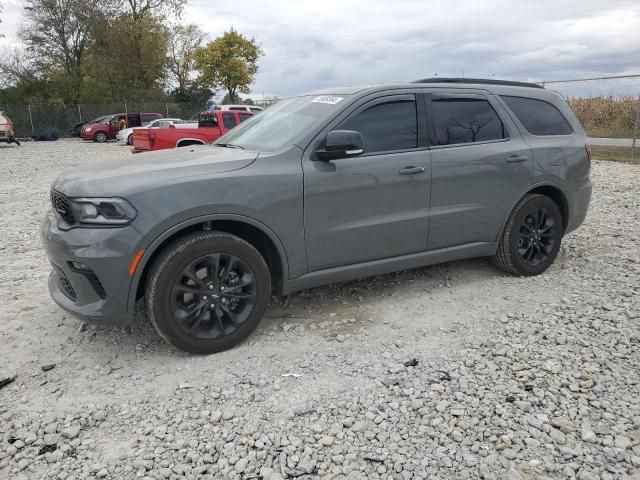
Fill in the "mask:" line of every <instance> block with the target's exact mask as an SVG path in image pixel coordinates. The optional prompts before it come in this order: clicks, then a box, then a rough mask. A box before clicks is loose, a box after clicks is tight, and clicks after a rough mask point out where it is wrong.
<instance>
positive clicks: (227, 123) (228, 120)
mask: <svg viewBox="0 0 640 480" xmlns="http://www.w3.org/2000/svg"><path fill="white" fill-rule="evenodd" d="M222 123H223V125H224V128H233V127H235V126H236V117H235V115H234V114H233V113H223V114H222Z"/></svg>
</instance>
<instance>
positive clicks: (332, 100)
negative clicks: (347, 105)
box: [311, 95, 344, 105]
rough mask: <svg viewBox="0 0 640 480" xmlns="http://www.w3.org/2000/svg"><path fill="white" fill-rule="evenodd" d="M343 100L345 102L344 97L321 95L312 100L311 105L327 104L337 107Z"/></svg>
mask: <svg viewBox="0 0 640 480" xmlns="http://www.w3.org/2000/svg"><path fill="white" fill-rule="evenodd" d="M342 100H344V98H343V97H334V96H331V95H321V96H319V97H316V98H314V99H313V100H311V103H326V104H329V105H335V104H336V103H338V102H341V101H342Z"/></svg>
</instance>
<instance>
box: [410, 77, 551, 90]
mask: <svg viewBox="0 0 640 480" xmlns="http://www.w3.org/2000/svg"><path fill="white" fill-rule="evenodd" d="M411 83H475V84H487V85H512V86H516V87H530V88H544V87H543V86H542V85H538V84H537V83H529V82H514V81H511V80H494V79H491V78H445V77H433V78H423V79H422V80H414V81H413V82H411Z"/></svg>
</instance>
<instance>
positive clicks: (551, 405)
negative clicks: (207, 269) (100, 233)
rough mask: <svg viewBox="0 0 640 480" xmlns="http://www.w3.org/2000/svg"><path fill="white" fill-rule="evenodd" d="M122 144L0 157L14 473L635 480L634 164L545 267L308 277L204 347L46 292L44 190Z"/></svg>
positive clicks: (0, 432) (637, 184)
mask: <svg viewBox="0 0 640 480" xmlns="http://www.w3.org/2000/svg"><path fill="white" fill-rule="evenodd" d="M113 155H129V153H128V149H127V148H125V147H119V146H116V145H113V144H109V145H95V144H82V143H80V142H77V141H60V142H56V143H52V144H32V143H27V144H23V147H22V148H20V149H18V148H17V147H4V148H3V147H0V158H1V159H2V161H0V183H1V185H0V206H1V207H2V211H3V214H2V216H1V218H0V231H2V232H3V233H2V242H0V263H1V264H2V266H3V269H2V271H0V299H1V300H2V309H1V310H0V345H1V347H0V349H1V351H2V359H3V360H2V364H1V365H0V385H4V386H2V387H0V478H12V479H22V478H56V479H80V478H107V479H121V478H126V479H128V478H144V479H179V478H190V479H214V478H225V479H241V478H247V479H249V478H256V479H258V478H263V479H268V480H275V479H286V478H289V479H290V478H299V479H306V478H317V477H323V478H327V479H330V478H335V479H337V478H348V479H360V478H362V479H370V478H374V479H375V478H384V479H389V478H393V479H440V478H442V479H444V478H459V479H476V478H482V479H508V480H520V479H534V478H535V479H544V478H548V479H565V478H577V479H580V480H591V479H593V480H596V479H602V480H607V479H629V480H630V479H636V480H638V479H640V383H639V378H640V377H639V372H640V353H639V352H640V330H639V328H638V327H639V325H640V308H639V307H640V301H639V299H640V240H638V237H637V234H636V231H637V225H638V224H640V168H639V167H638V166H632V165H624V164H616V163H609V162H594V167H593V175H592V178H593V180H594V182H595V187H594V200H593V203H592V208H591V210H590V212H589V216H588V219H587V222H586V224H585V225H584V226H583V228H581V229H580V230H578V231H576V232H575V233H573V234H571V235H569V236H568V237H566V238H565V242H564V244H563V247H562V249H561V252H560V254H559V257H558V260H557V261H556V263H555V264H554V265H553V267H552V268H551V269H550V270H549V272H547V273H546V274H544V275H542V276H540V277H536V278H526V279H525V278H515V277H508V276H506V275H504V274H502V273H501V272H499V271H498V270H495V269H494V268H493V267H491V266H490V264H489V262H488V261H487V260H484V259H477V260H472V261H464V262H454V263H450V264H445V265H440V266H435V267H431V268H423V269H419V270H415V271H411V272H403V273H398V274H392V275H385V276H381V277H376V278H373V279H366V280H362V281H359V282H352V283H349V284H343V285H337V286H332V287H327V288H320V289H314V290H311V291H307V292H302V293H299V294H296V295H291V296H289V297H288V298H285V299H274V301H273V305H272V307H271V309H270V311H269V313H268V317H267V318H265V320H264V322H263V323H262V325H261V326H260V327H259V329H258V331H257V332H256V333H255V334H254V335H252V336H251V337H250V339H249V340H248V341H247V342H245V343H244V344H242V345H241V346H239V347H238V348H236V349H233V350H231V351H228V352H224V353H221V354H218V355H213V356H208V357H194V356H188V355H186V354H183V353H181V352H178V351H176V350H174V349H172V348H171V347H169V346H168V345H166V344H165V343H163V342H162V341H161V340H160V339H159V338H158V337H157V335H156V334H155V332H154V331H153V329H152V328H150V327H149V326H148V325H146V324H139V325H134V326H133V327H132V328H131V329H125V330H123V329H117V328H106V327H96V326H91V325H89V326H87V325H83V324H81V323H80V322H79V321H77V320H75V319H74V318H72V317H70V316H68V315H66V314H64V313H63V312H62V311H60V310H59V309H58V308H57V307H55V306H54V305H53V303H52V301H51V300H49V298H48V294H47V291H46V278H47V275H48V268H49V267H48V265H47V261H46V258H45V257H44V255H43V253H42V252H41V250H40V246H39V241H38V238H37V235H36V231H37V226H38V223H39V220H40V218H41V217H42V215H43V214H44V210H45V209H46V208H48V207H47V204H48V198H47V193H48V189H49V184H50V182H51V180H52V178H53V177H54V176H55V175H56V174H57V173H58V172H60V171H62V170H64V169H65V168H68V167H69V166H71V165H73V164H80V163H86V162H92V161H94V160H97V159H100V158H105V157H107V158H108V157H109V156H113ZM131 161H132V162H133V161H135V157H134V156H132V157H131Z"/></svg>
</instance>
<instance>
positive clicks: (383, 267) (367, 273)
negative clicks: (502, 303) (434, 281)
mask: <svg viewBox="0 0 640 480" xmlns="http://www.w3.org/2000/svg"><path fill="white" fill-rule="evenodd" d="M497 248H498V244H497V243H496V242H475V243H468V244H465V245H457V246H455V247H447V248H440V249H438V250H430V251H428V252H420V253H412V254H410V255H402V256H400V257H392V258H383V259H381V260H372V261H370V262H364V263H357V264H354V265H345V266H343V267H333V268H327V269H324V270H317V271H315V272H310V273H306V274H304V275H302V276H300V277H298V278H293V279H291V280H288V281H286V282H284V285H283V286H282V295H288V294H290V293H293V292H297V291H299V290H305V289H307V288H314V287H320V286H322V285H329V284H332V283H340V282H348V281H350V280H356V279H358V278H365V277H371V276H373V275H382V274H384V273H390V272H397V271H400V270H410V269H412V268H418V267H425V266H427V265H435V264H436V263H443V262H450V261H452V260H462V259H464V258H474V257H489V256H493V255H495V253H496V249H497Z"/></svg>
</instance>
